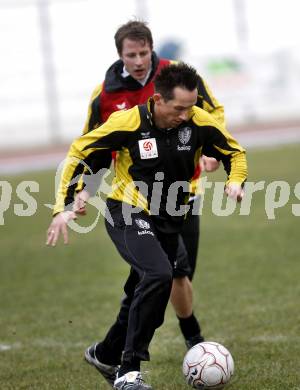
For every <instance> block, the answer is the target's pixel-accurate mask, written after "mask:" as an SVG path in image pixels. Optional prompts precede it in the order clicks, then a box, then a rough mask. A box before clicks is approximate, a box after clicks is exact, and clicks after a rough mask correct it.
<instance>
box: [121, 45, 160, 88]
mask: <svg viewBox="0 0 300 390" xmlns="http://www.w3.org/2000/svg"><path fill="white" fill-rule="evenodd" d="M151 54H152V50H151V48H150V45H149V42H143V41H132V40H131V39H128V38H125V39H124V41H123V48H122V55H121V56H120V58H121V60H122V61H123V62H124V65H125V68H126V70H127V72H128V73H130V75H131V76H132V77H133V78H134V79H135V80H143V79H144V78H145V77H146V75H147V73H148V71H149V69H150V67H151Z"/></svg>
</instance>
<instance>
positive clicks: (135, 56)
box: [75, 20, 225, 362]
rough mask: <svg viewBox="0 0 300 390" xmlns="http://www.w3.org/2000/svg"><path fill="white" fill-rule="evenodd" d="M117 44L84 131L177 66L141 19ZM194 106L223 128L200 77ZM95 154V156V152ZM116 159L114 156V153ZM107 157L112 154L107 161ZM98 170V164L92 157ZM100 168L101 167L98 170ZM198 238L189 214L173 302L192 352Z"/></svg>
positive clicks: (146, 92)
mask: <svg viewBox="0 0 300 390" xmlns="http://www.w3.org/2000/svg"><path fill="white" fill-rule="evenodd" d="M115 44H116V48H117V51H118V54H119V57H120V58H119V60H117V61H116V62H114V63H113V64H112V65H111V66H110V67H109V69H108V70H107V72H106V74H105V79H104V81H103V82H102V83H101V84H100V85H98V86H97V87H96V88H95V90H94V91H93V93H92V97H91V100H90V104H89V108H88V115H87V119H86V122H85V126H84V130H83V133H87V132H89V131H91V130H93V129H94V128H96V127H99V126H100V124H102V123H104V122H105V121H106V120H107V119H108V118H109V116H110V115H111V114H112V113H113V112H115V111H118V110H122V109H129V108H132V107H134V106H135V105H137V104H145V103H146V102H147V100H148V99H149V98H150V97H151V96H152V95H153V93H154V80H155V78H156V76H157V74H159V72H160V70H161V69H162V68H163V67H165V66H168V65H170V64H171V63H173V62H174V61H171V60H170V59H165V58H159V57H158V56H157V55H156V53H155V51H154V50H153V38H152V34H151V31H150V29H149V28H148V26H147V25H146V24H145V23H143V22H141V21H137V20H134V21H129V22H128V23H126V24H124V25H122V26H120V28H119V29H118V30H117V32H116V34H115ZM197 91H198V96H197V103H196V105H197V106H198V107H200V108H203V109H204V110H205V111H207V112H209V113H211V114H212V115H213V117H214V118H215V119H216V120H217V121H218V122H219V123H220V124H222V125H223V126H225V123H224V108H223V106H222V105H221V104H220V103H219V102H218V101H217V100H216V99H215V98H214V96H213V95H212V93H211V91H210V89H209V87H208V86H207V83H206V82H205V81H204V80H203V78H201V77H200V76H199V78H198V83H197ZM94 153H97V151H95V152H94ZM112 154H113V155H114V156H115V153H114V152H113V153H112ZM107 158H108V159H109V156H108V157H107ZM94 161H95V165H96V166H95V167H93V169H94V170H96V169H97V164H99V162H98V160H97V159H94ZM201 163H203V165H204V166H205V170H206V171H212V170H215V169H216V168H217V167H218V165H219V162H218V161H217V160H215V159H214V158H209V157H202V158H201ZM99 168H100V167H98V169H99ZM200 173H201V169H200V164H197V166H196V168H195V172H194V176H193V180H192V183H191V191H192V193H191V197H190V202H189V205H190V209H191V210H192V209H193V210H196V208H197V204H198V203H199V195H198V194H195V190H196V188H197V186H198V182H199V178H200ZM80 188H81V186H80V185H79V186H78V188H77V195H76V197H75V199H76V200H75V201H78V202H79V203H82V205H83V207H82V208H81V209H80V211H78V213H80V212H81V213H83V214H84V213H85V212H86V210H85V207H84V201H85V200H86V199H87V197H88V196H89V195H88V194H86V192H85V190H82V191H79V190H80ZM199 236H200V216H199V215H198V214H197V213H195V212H194V213H192V212H189V213H188V214H187V215H186V217H185V220H184V224H183V226H182V229H181V233H180V245H179V247H178V253H177V263H176V264H177V267H176V270H175V271H174V279H173V287H172V292H171V297H170V300H171V302H172V305H173V307H174V309H175V312H176V315H177V318H178V321H179V326H180V329H181V332H182V334H183V336H184V339H185V343H186V345H187V347H188V348H190V347H192V346H193V345H194V344H196V343H199V342H201V341H203V335H202V332H201V327H200V323H199V320H198V319H197V318H196V315H195V314H194V312H193V291H192V283H191V282H192V278H193V275H194V272H195V267H196V259H197V252H198V243H199ZM99 349H100V346H99V345H96V346H95V349H94V351H91V354H92V355H91V356H90V357H89V360H88V361H89V362H93V358H94V357H96V356H97V353H98V350H99Z"/></svg>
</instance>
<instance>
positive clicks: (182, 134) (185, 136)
mask: <svg viewBox="0 0 300 390" xmlns="http://www.w3.org/2000/svg"><path fill="white" fill-rule="evenodd" d="M191 135H192V129H191V128H190V127H184V128H183V129H182V130H180V131H179V133H178V138H179V141H180V142H181V143H182V144H183V145H186V144H187V143H188V142H189V140H190V139H191Z"/></svg>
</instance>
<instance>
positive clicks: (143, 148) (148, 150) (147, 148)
mask: <svg viewBox="0 0 300 390" xmlns="http://www.w3.org/2000/svg"><path fill="white" fill-rule="evenodd" d="M139 150H140V156H141V159H142V160H145V159H149V158H156V157H158V150H157V144H156V139H155V138H147V139H141V140H139Z"/></svg>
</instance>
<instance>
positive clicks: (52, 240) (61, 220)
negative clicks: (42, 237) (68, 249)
mask: <svg viewBox="0 0 300 390" xmlns="http://www.w3.org/2000/svg"><path fill="white" fill-rule="evenodd" d="M72 219H76V214H75V213H74V211H62V212H61V213H58V214H56V215H55V217H53V219H52V222H51V224H50V226H49V228H48V230H47V241H46V245H51V246H55V245H56V243H57V240H58V238H59V236H60V234H62V235H63V238H64V243H65V244H68V242H69V238H68V227H67V225H68V222H69V221H70V220H72Z"/></svg>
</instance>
